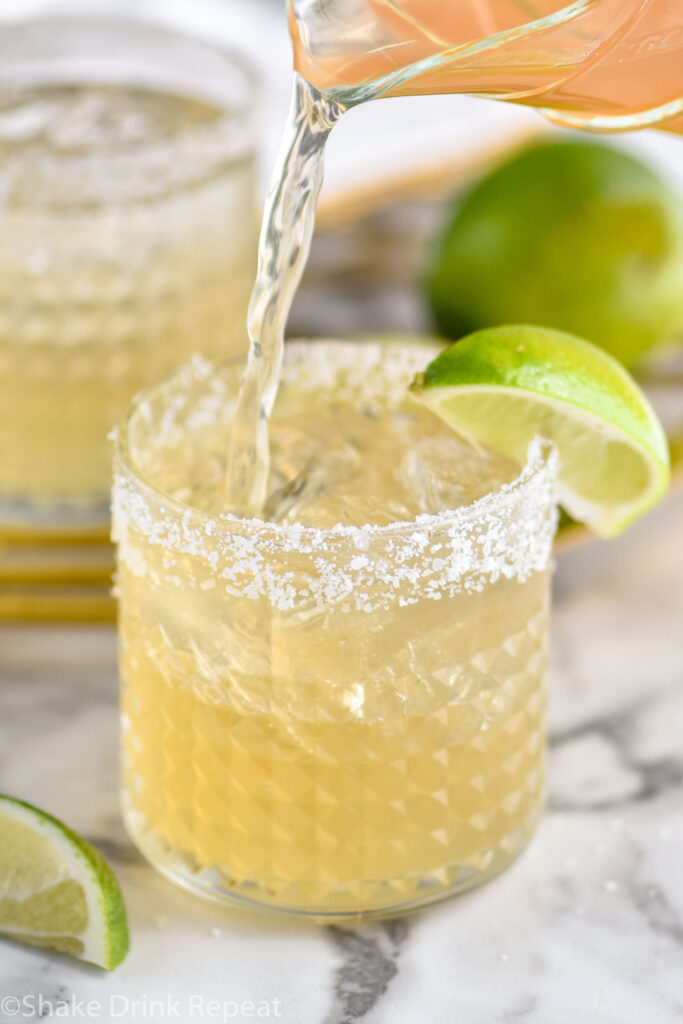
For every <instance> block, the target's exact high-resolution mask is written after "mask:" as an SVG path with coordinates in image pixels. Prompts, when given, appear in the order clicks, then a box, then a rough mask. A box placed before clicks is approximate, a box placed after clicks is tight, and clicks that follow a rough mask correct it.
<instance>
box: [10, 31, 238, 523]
mask: <svg viewBox="0 0 683 1024" xmlns="http://www.w3.org/2000/svg"><path fill="white" fill-rule="evenodd" d="M0 67H1V69H2V70H1V72H0V192H1V195H2V198H1V201H0V232H1V234H2V239H3V242H2V246H1V247H0V523H1V524H8V523H9V524H19V525H25V526H29V527H31V526H39V525H41V524H45V525H48V526H50V527H61V526H67V527H68V526H75V525H82V524H91V523H97V522H100V523H106V521H107V518H108V508H109V499H108V492H109V483H110V460H111V451H110V446H109V444H108V442H107V433H108V431H109V430H110V429H111V427H112V426H113V425H114V424H115V423H116V422H117V421H118V420H119V419H120V418H121V416H122V415H123V413H124V411H125V408H126V406H127V404H128V402H129V401H130V399H131V397H132V396H133V394H134V393H135V392H136V391H137V390H138V389H139V388H140V387H143V386H145V385H146V384H150V383H152V382H154V381H156V380H161V379H163V378H164V377H165V376H166V375H167V374H168V373H169V372H170V371H171V370H172V369H173V368H174V367H175V366H177V365H179V364H180V363H182V362H184V361H185V360H186V359H188V358H189V357H190V355H191V354H192V353H193V352H195V351H199V352H201V353H202V354H204V355H207V356H211V357H219V356H220V357H224V356H225V355H226V353H227V354H233V353H234V354H236V353H238V352H244V351H245V350H246V346H247V336H246V331H245V326H244V325H245V321H246V310H247V304H248V299H249V293H250V290H251V285H252V280H253V275H254V268H255V260H256V199H255V147H256V141H255V113H256V105H257V100H258V85H257V83H256V82H255V80H254V76H253V73H252V72H251V70H250V69H249V68H248V67H245V66H244V65H243V62H242V60H241V58H238V57H236V56H234V55H231V54H229V53H227V52H223V51H221V50H219V49H217V48H214V47H212V46H209V45H206V44H204V43H201V42H198V41H196V40H193V39H191V38H186V37H183V36H180V35H177V34H175V33H173V32H169V31H166V30H164V29H162V28H160V27H158V26H153V25H150V24H145V23H144V22H138V21H124V20H117V19H115V18H106V17H102V18H81V19H77V18H71V17H56V18H45V19H42V20H37V21H29V22H22V23H17V24H6V25H4V26H3V27H2V28H1V29H0Z"/></svg>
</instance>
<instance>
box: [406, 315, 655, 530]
mask: <svg viewBox="0 0 683 1024" xmlns="http://www.w3.org/2000/svg"><path fill="white" fill-rule="evenodd" d="M411 390H412V392H413V394H414V396H415V398H417V399H418V401H420V402H422V403H423V404H424V405H426V406H428V407H429V408H430V409H432V410H433V411H434V412H435V413H436V414H437V415H438V416H440V417H441V418H442V419H443V420H445V421H446V422H447V423H448V424H449V426H451V427H453V429H454V430H456V431H458V433H460V434H462V435H463V436H465V437H467V438H469V439H470V440H474V441H477V442H481V443H483V444H486V445H488V446H489V447H490V448H493V449H495V450H496V451H499V452H501V453H502V454H504V455H507V456H509V457H510V458H513V459H516V460H517V461H518V462H520V463H523V462H524V460H525V458H526V451H527V447H528V445H529V442H530V441H531V440H532V439H533V438H534V437H536V436H538V435H540V436H542V437H544V438H547V439H548V440H550V441H552V442H554V444H555V446H556V448H557V450H558V454H559V459H560V476H559V482H558V499H559V501H560V503H561V504H562V505H563V506H564V507H565V508H566V510H567V511H568V512H569V513H570V514H571V515H572V516H573V517H574V518H575V519H578V520H580V521H581V522H585V523H587V524H588V525H589V526H590V527H591V528H592V529H593V530H594V531H595V532H596V533H597V534H599V535H601V536H603V537H612V536H615V535H616V534H618V533H621V531H622V530H624V529H625V528H626V527H627V526H628V525H629V524H630V523H631V522H633V520H634V519H637V518H638V517H639V516H641V515H642V514H643V513H644V512H645V511H646V510H647V509H649V508H650V507H651V506H652V505H654V503H655V502H656V501H657V499H658V498H660V497H661V496H662V494H664V492H665V491H666V489H667V487H668V484H669V476H670V468H669V451H668V446H667V441H666V437H665V435H664V431H663V430H662V427H661V424H660V423H659V420H658V419H657V417H656V415H655V413H654V411H653V409H652V407H651V406H650V403H649V402H648V400H647V398H646V397H645V395H644V394H643V393H642V391H641V390H640V388H639V387H638V385H637V384H636V383H635V381H634V380H633V378H632V377H631V376H630V375H629V374H628V372H627V371H626V370H625V369H624V368H623V367H622V366H621V365H620V364H619V363H618V362H617V361H616V360H615V359H613V358H612V357H611V356H609V355H607V353H606V352H604V351H602V350H601V349H599V348H597V347H596V346H595V345H591V344H590V343H589V342H587V341H582V340H581V339H580V338H575V337H574V336H573V335H571V334H564V333H562V332H560V331H552V330H548V329H546V328H542V327H529V326H512V327H494V328H490V329H488V330H483V331H477V332H476V333H474V334H470V335H468V336H467V337H465V338H463V339H462V340H461V341H458V342H456V343H455V344H454V345H451V347H450V348H448V349H446V351H445V352H442V353H441V354H440V355H439V356H437V358H436V359H434V361H433V362H431V363H430V364H429V366H428V367H427V369H426V371H425V373H423V374H419V375H418V377H417V378H416V379H415V381H414V382H413V384H412V385H411Z"/></svg>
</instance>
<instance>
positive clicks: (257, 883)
mask: <svg viewBox="0 0 683 1024" xmlns="http://www.w3.org/2000/svg"><path fill="white" fill-rule="evenodd" d="M540 813H541V812H540V809H539V810H538V811H537V812H536V813H535V814H534V815H533V817H532V818H531V819H530V820H528V821H527V822H526V823H525V824H524V825H523V826H521V827H520V828H518V829H516V830H515V831H514V832H511V833H509V834H508V835H507V836H505V837H504V839H502V840H501V841H500V842H499V843H498V844H497V845H496V846H495V847H489V848H485V849H482V850H481V851H479V852H478V854H477V856H476V857H474V858H469V860H468V862H467V863H458V862H452V863H450V864H447V865H443V866H441V867H439V868H438V869H437V870H434V871H431V872H429V873H428V874H426V875H422V876H419V877H407V878H398V879H395V878H388V879H381V880H374V879H362V880H358V881H345V882H343V883H339V884H337V885H331V884H329V883H327V884H325V883H321V882H319V881H313V880H312V881H310V882H306V883H304V882H301V881H299V882H297V883H296V884H295V885H294V884H291V883H289V882H287V881H284V880H279V879H254V880H246V879H235V878H231V877H230V875H229V874H228V873H227V872H226V871H225V870H223V869H218V868H207V867H200V866H199V865H197V864H196V863H193V861H194V858H193V857H192V855H191V854H186V853H184V852H183V851H179V850H175V849H173V848H172V847H171V846H170V845H169V843H168V842H167V841H166V840H165V839H164V837H163V836H161V835H160V834H159V833H158V832H154V831H152V830H151V829H149V828H148V827H147V826H146V824H145V822H144V819H143V816H142V815H140V814H139V813H137V812H135V811H133V810H127V809H126V808H125V805H124V823H125V826H126V830H127V832H128V835H129V836H130V838H131V840H132V841H133V843H134V844H135V846H136V847H137V848H138V850H139V851H140V853H142V855H143V856H144V857H145V859H146V860H148V861H149V863H150V864H151V865H152V867H153V868H155V869H156V870H157V871H159V872H160V873H161V874H162V875H164V876H165V877H166V878H167V879H168V880H169V881H170V882H173V884H174V885H177V886H179V887H180V888H182V889H185V890H186V891H188V892H191V893H194V894H195V895H197V896H200V897H202V898H203V899H206V900H211V901H212V902H214V903H222V904H223V905H225V906H230V907H232V908H233V909H240V910H243V911H248V912H252V913H258V914H261V915H263V914H266V915H277V916H280V917H296V918H299V919H303V918H307V919H309V920H311V921H314V922H318V923H321V924H330V923H334V922H335V921H349V920H359V919H361V918H362V919H363V920H370V919H377V918H387V917H395V916H399V915H404V914H407V913H411V912H412V911H417V910H420V909H421V908H423V907H426V906H429V905H430V904H433V903H438V902H441V901H442V900H447V899H450V898H451V897H453V896H458V895H460V894H462V893H465V892H467V891H468V890H470V889H474V888H476V887H477V886H480V885H483V884H485V883H486V882H488V881H490V880H491V879H492V878H495V877H496V875H499V874H500V873H501V872H502V871H504V870H505V869H506V868H507V867H509V866H510V865H511V864H512V863H513V862H514V861H515V860H516V859H517V857H518V856H519V855H520V854H521V853H522V852H523V850H524V849H525V847H526V846H527V844H528V843H529V841H530V840H531V838H532V836H533V834H534V831H535V829H536V825H537V824H538V820H539V818H540Z"/></svg>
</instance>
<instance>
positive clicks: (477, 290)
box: [426, 140, 683, 366]
mask: <svg viewBox="0 0 683 1024" xmlns="http://www.w3.org/2000/svg"><path fill="white" fill-rule="evenodd" d="M426 287H427V294H428V298H429V301H430V304H431V307H432V310H433V313H434V316H435V319H436V322H437V324H438V327H439V328H440V330H441V331H442V333H444V334H445V335H446V336H447V337H451V338H460V337H462V336H463V335H464V334H468V333H470V332H472V331H475V330H479V329H480V328H483V327H490V326H495V325H498V324H505V323H535V324H539V325H543V326H545V327H554V328H557V329H558V330H563V331H569V332H571V333H573V334H578V335H580V336H582V337H585V338H589V339H590V340H591V341H593V342H595V343H596V344H598V345H600V346H602V347H603V348H604V349H606V350H607V351H608V352H610V353H612V355H615V356H616V357H617V358H618V359H620V360H621V361H622V362H623V363H625V364H626V365H627V366H632V365H633V364H635V363H637V362H638V360H639V359H640V358H641V357H642V356H643V355H644V353H645V352H647V351H648V349H650V348H652V346H654V345H656V344H658V343H660V342H662V341H666V340H668V339H670V338H671V337H672V335H674V334H675V333H676V332H677V331H678V330H679V329H680V328H681V327H683V199H682V198H681V196H679V195H678V194H677V193H676V192H675V191H674V190H673V189H672V188H671V187H670V186H669V185H668V184H667V183H666V182H664V181H663V180H662V179H661V178H660V177H659V176H658V174H656V173H655V171H653V170H652V169H651V168H650V167H648V166H646V165H645V164H643V163H642V162H641V161H640V160H638V159H636V158H634V157H633V156H631V155H629V154H627V153H626V152H624V151H623V150H621V149H618V148H615V147H612V146H607V145H604V144H601V143H596V142H592V141H583V140H581V141H549V142H541V143H536V144H534V145H532V146H531V147H529V148H527V149H525V150H523V151H522V152H519V153H517V154H516V155H514V156H513V157H512V158H511V159H509V160H507V161H506V162H505V163H503V164H502V165H500V166H499V167H497V168H496V169H495V170H494V171H493V172H492V173H490V174H489V175H487V176H486V177H485V178H483V179H482V180H480V181H479V182H478V184H477V185H476V186H475V187H474V188H473V189H472V190H471V191H470V192H469V194H468V195H467V196H466V197H465V198H464V199H463V200H462V201H460V202H458V203H457V205H456V208H455V210H454V213H453V215H452V216H451V219H450V222H449V223H448V226H447V228H446V230H445V232H444V233H443V235H442V237H441V238H440V239H439V240H438V242H437V244H436V247H435V249H434V252H433V254H432V258H431V262H430V266H429V269H428V272H427V278H426Z"/></svg>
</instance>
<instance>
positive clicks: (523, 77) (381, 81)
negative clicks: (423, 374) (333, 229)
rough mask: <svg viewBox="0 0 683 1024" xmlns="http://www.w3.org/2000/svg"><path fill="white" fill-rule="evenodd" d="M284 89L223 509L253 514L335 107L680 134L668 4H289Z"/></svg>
mask: <svg viewBox="0 0 683 1024" xmlns="http://www.w3.org/2000/svg"><path fill="white" fill-rule="evenodd" d="M288 10H289V22H290V32H291V35H292V41H293V46H294V67H295V73H294V86H293V92H292V101H291V107H290V112H289V117H288V120H287V124H286V127H285V133H284V138H283V142H282V147H281V150H280V154H279V157H278V160H277V163H276V167H275V170H274V173H273V177H272V182H271V186H270V189H269V193H268V198H267V201H266V208H265V214H264V220H263V227H262V230H261V239H260V243H259V264H258V273H257V279H256V284H255V286H254V291H253V293H252V299H251V304H250V308H249V317H248V329H249V337H250V341H251V346H250V353H249V359H248V363H247V368H246V371H245V374H244V378H243V382H242V387H241V390H240V395H239V398H238V405H237V410H236V416H235V421H234V425H233V429H232V437H231V444H230V453H229V461H228V474H227V480H226V508H227V509H229V510H232V511H234V512H236V513H238V514H241V515H254V514H258V513H259V512H261V510H262V509H263V506H264V503H265V500H266V497H267V493H266V492H267V485H268V471H269V452H268V418H269V416H270V413H271V410H272V408H273V403H274V401H275V397H276V394H277V388H278V382H279V376H280V368H281V365H282V357H283V347H284V331H285V326H286V321H287V316H288V313H289V309H290V307H291V304H292V300H293V298H294V294H295V292H296V289H297V286H298V284H299V281H300V279H301V276H302V273H303V270H304V267H305V264H306V260H307V257H308V252H309V249H310V243H311V238H312V234H313V225H314V218H315V204H316V200H317V197H318V193H319V191H320V187H321V185H322V175H323V154H324V147H325V143H326V141H327V138H328V136H329V133H330V131H331V130H332V128H333V126H334V124H335V123H336V122H337V120H338V119H339V117H340V116H341V114H342V113H344V111H345V110H346V109H348V108H349V107H352V106H355V105H357V104H359V103H363V102H366V101H368V100H371V99H375V98H377V97H379V96H392V95H416V94H425V93H471V94H475V95H481V96H488V97H492V98H498V99H505V100H509V101H511V102H516V103H523V104H526V105H531V106H534V107H537V108H539V109H540V110H541V111H542V113H543V114H544V115H546V116H547V117H548V118H549V119H551V120H553V121H556V122H558V123H560V124H564V125H568V126H571V127H577V128H583V129H587V130H591V131H601V132H609V131H620V130H632V129H636V128H642V127H647V126H652V125H660V124H661V126H662V127H664V128H668V129H670V130H672V131H683V53H682V51H683V11H682V10H681V5H680V0H575V2H574V3H570V4H566V3H564V2H562V0H289V4H288Z"/></svg>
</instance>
